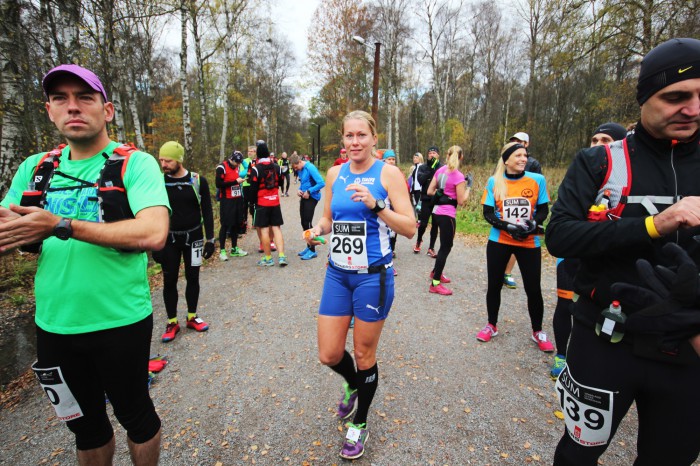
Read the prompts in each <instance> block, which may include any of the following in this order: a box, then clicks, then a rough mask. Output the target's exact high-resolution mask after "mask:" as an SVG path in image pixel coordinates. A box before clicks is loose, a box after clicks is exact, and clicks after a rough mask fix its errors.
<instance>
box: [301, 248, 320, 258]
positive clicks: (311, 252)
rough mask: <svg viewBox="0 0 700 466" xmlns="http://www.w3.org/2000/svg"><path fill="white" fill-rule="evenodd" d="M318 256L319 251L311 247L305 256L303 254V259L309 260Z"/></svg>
mask: <svg viewBox="0 0 700 466" xmlns="http://www.w3.org/2000/svg"><path fill="white" fill-rule="evenodd" d="M317 257H318V253H317V252H316V251H312V250H311V249H309V250H308V251H307V252H306V254H304V255H303V256H301V260H303V261H308V260H310V259H316V258H317Z"/></svg>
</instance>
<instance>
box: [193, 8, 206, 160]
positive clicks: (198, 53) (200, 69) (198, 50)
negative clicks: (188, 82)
mask: <svg viewBox="0 0 700 466" xmlns="http://www.w3.org/2000/svg"><path fill="white" fill-rule="evenodd" d="M190 13H191V19H192V38H193V40H194V53H195V60H196V61H197V77H198V78H199V93H198V95H199V107H200V109H201V114H202V122H201V127H202V151H203V153H204V154H208V153H209V130H208V128H207V118H208V115H207V96H206V92H205V91H206V88H205V81H204V60H203V59H202V44H201V38H200V37H199V29H198V25H197V5H196V2H195V1H194V0H193V1H192V2H191V4H190Z"/></svg>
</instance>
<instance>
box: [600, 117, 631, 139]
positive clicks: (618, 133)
mask: <svg viewBox="0 0 700 466" xmlns="http://www.w3.org/2000/svg"><path fill="white" fill-rule="evenodd" d="M598 133H603V134H607V135H608V136H610V137H611V138H613V141H619V140H620V139H625V136H627V129H625V127H624V126H622V125H618V124H617V123H612V122H608V123H603V124H602V125H600V126H598V127H597V128H596V129H595V131H593V136H595V135H596V134H598Z"/></svg>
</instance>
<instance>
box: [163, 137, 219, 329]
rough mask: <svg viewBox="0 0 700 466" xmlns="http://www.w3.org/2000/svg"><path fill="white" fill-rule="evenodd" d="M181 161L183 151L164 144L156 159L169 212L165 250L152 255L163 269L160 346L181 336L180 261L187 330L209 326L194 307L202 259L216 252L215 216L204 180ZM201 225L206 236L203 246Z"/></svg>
mask: <svg viewBox="0 0 700 466" xmlns="http://www.w3.org/2000/svg"><path fill="white" fill-rule="evenodd" d="M184 157H185V148H184V147H182V145H180V144H179V143H177V142H175V141H168V142H166V143H165V144H163V145H162V146H161V148H160V152H159V155H158V160H159V161H160V166H161V170H163V173H164V180H165V190H166V191H167V192H168V199H169V201H170V207H171V209H172V214H171V216H170V231H169V232H168V240H167V241H166V242H165V247H164V248H163V249H161V250H160V251H154V253H153V260H155V261H156V262H159V263H160V264H161V266H162V268H163V301H164V303H165V311H166V312H167V314H168V323H167V325H166V327H165V332H164V333H163V336H162V337H161V340H162V341H163V342H169V341H173V340H174V339H175V337H176V336H177V334H178V332H180V324H179V323H178V321H177V302H178V292H177V280H178V277H179V275H180V261H181V260H183V261H184V262H185V280H186V282H187V285H186V286H185V300H186V301H187V323H186V325H187V328H191V329H193V330H196V331H198V332H204V331H206V330H209V324H207V323H206V322H204V321H203V320H202V319H201V318H199V317H198V316H197V305H198V303H199V268H200V266H201V265H202V259H209V258H210V257H211V256H212V254H214V251H215V249H216V247H215V246H214V214H213V212H212V207H211V195H210V194H209V184H208V183H207V180H206V178H204V177H203V176H201V175H199V174H198V173H194V172H190V171H189V170H187V169H186V168H185V166H184V165H183V160H184ZM202 225H204V230H205V232H206V238H207V239H206V242H205V241H204V232H202Z"/></svg>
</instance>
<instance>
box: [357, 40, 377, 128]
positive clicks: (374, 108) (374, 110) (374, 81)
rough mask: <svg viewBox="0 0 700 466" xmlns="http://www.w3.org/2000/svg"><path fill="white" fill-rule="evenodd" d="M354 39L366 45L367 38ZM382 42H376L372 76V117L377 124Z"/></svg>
mask: <svg viewBox="0 0 700 466" xmlns="http://www.w3.org/2000/svg"><path fill="white" fill-rule="evenodd" d="M352 40H354V41H355V42H357V43H358V44H361V45H366V43H365V40H364V39H363V38H362V37H360V36H352ZM381 46H382V43H381V42H375V43H374V77H373V78H372V118H373V119H374V123H375V124H377V110H378V107H379V50H380V48H381Z"/></svg>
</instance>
